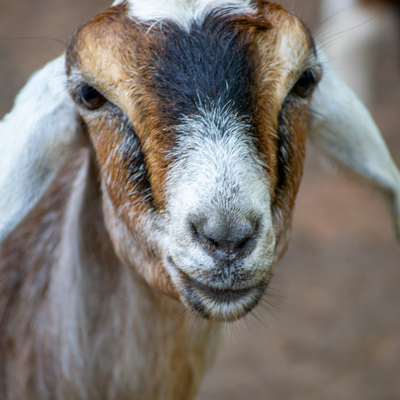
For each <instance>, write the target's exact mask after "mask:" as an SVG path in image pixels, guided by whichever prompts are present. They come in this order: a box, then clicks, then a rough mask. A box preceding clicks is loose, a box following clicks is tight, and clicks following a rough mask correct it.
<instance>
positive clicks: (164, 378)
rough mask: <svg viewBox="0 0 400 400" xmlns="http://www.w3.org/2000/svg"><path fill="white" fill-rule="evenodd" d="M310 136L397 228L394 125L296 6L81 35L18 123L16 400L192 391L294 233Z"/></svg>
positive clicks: (43, 79)
mask: <svg viewBox="0 0 400 400" xmlns="http://www.w3.org/2000/svg"><path fill="white" fill-rule="evenodd" d="M317 85H318V86H317ZM306 135H309V136H310V137H311V138H312V139H313V140H314V141H315V142H316V143H317V145H319V146H320V147H321V148H322V149H323V150H325V151H326V152H328V153H329V154H331V155H332V156H333V157H334V158H335V159H337V160H338V161H339V162H342V163H343V164H344V165H346V166H348V167H349V168H352V169H353V170H355V171H356V172H358V173H359V174H360V175H361V176H363V177H364V178H366V179H368V180H370V181H371V182H372V183H373V184H375V185H376V186H377V187H378V188H380V189H381V190H382V192H383V193H384V194H385V195H386V197H387V199H388V200H389V201H390V204H391V207H392V211H393V220H394V224H395V227H396V229H397V232H398V231H399V214H400V213H399V211H400V200H399V198H400V177H399V173H398V170H397V168H396V166H395V165H394V163H393V161H392V160H391V158H390V155H389V153H388V150H387V148H386V146H385V144H384V142H383V140H382V138H381V137H380V134H379V131H378V129H377V127H376V126H375V124H374V122H373V120H372V118H371V116H370V115H369V113H368V111H367V110H366V109H365V107H364V106H363V105H362V104H361V103H360V102H359V100H358V99H357V98H356V97H355V95H354V94H353V93H352V92H351V91H350V90H349V89H348V88H347V86H346V85H345V84H344V83H343V82H342V81H341V80H340V79H339V78H338V77H337V76H336V75H335V73H334V72H333V71H332V70H331V69H330V68H329V66H328V65H327V63H326V61H325V60H324V56H323V54H322V53H321V51H320V50H319V49H318V47H317V46H316V45H315V43H314V41H313V38H312V37H311V35H310V33H309V32H308V30H307V28H306V27H305V26H304V25H303V24H302V23H301V21H300V20H298V19H297V18H296V17H295V16H293V15H292V14H290V13H288V12H286V11H285V10H284V9H282V8H281V7H280V6H278V5H276V4H273V3H269V2H264V1H259V2H250V1H247V0H245V1H240V0H233V1H230V2H226V1H223V0H218V1H211V0H195V1H189V0H187V1H184V0H172V1H169V2H166V1H158V0H152V1H141V0H137V1H132V2H121V3H119V2H118V3H117V4H115V5H114V6H113V7H112V8H110V9H109V10H107V11H106V12H104V13H102V14H100V15H98V16H97V17H95V18H94V19H93V20H92V21H90V22H89V23H88V24H86V25H84V26H83V27H81V28H80V29H78V31H77V32H76V33H75V34H74V35H73V36H72V38H71V40H70V42H69V45H68V48H67V51H66V54H65V55H63V56H62V57H60V58H58V59H56V60H54V61H52V62H51V63H49V64H48V65H47V66H45V67H44V68H43V69H42V70H40V71H39V72H37V73H36V74H35V75H34V76H33V77H32V78H31V80H30V81H29V82H28V84H27V85H26V87H25V88H24V89H23V90H22V92H21V94H20V95H19V96H18V98H17V100H16V103H15V106H14V108H13V110H12V111H11V113H10V114H8V115H7V116H6V117H5V118H4V119H3V121H1V123H0V165H1V172H0V194H1V196H0V243H3V244H2V255H1V257H2V258H1V259H0V354H1V358H0V398H2V399H7V400H11V399H13V400H14V399H41V400H45V399H72V398H73V399H119V400H120V399H136V400H142V399H143V400H150V399H171V400H172V399H173V400H176V399H190V398H193V396H194V395H195V393H196V390H197V388H198V385H199V382H200V379H201V376H202V374H203V372H204V370H205V368H206V367H207V365H208V364H209V363H210V362H211V361H212V358H213V355H214V353H215V349H216V347H217V344H218V342H219V337H220V335H219V333H220V331H221V329H219V324H220V323H221V322H225V321H233V320H235V319H238V318H240V317H241V316H243V315H245V314H246V313H247V312H249V311H250V310H251V309H253V307H255V306H256V305H257V303H258V302H259V300H260V298H261V296H262V295H263V293H264V292H265V291H266V290H268V283H269V281H270V279H271V276H272V271H273V267H274V265H275V263H276V261H277V260H278V259H279V258H280V257H281V255H282V254H283V252H284V250H285V248H286V246H287V244H288V240H289V236H290V224H291V217H292V212H293V207H294V201H295V197H296V193H297V190H298V187H299V184H300V179H301V175H302V167H303V163H304V156H305V140H306ZM193 315H194V316H200V317H201V318H199V319H196V320H195V322H194V323H191V324H188V319H190V318H191V316H193ZM204 319H205V320H206V321H205V322H204ZM193 324H194V326H193ZM198 325H202V327H201V329H196V326H198Z"/></svg>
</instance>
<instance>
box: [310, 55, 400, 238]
mask: <svg viewBox="0 0 400 400" xmlns="http://www.w3.org/2000/svg"><path fill="white" fill-rule="evenodd" d="M322 57H323V54H322ZM323 72H324V75H323V78H322V80H321V82H320V83H319V86H318V88H317V89H316V91H315V93H314V95H313V99H312V103H311V118H310V119H311V121H310V129H309V134H310V138H311V140H312V141H313V142H314V143H315V144H316V145H317V147H319V148H321V149H322V150H323V151H325V152H326V153H328V155H330V156H332V157H333V158H334V159H335V160H336V161H338V162H339V163H340V164H342V165H344V166H346V167H348V168H350V169H351V170H353V171H354V172H356V173H357V174H358V175H360V176H361V177H363V178H365V179H366V180H367V181H369V182H371V183H372V184H373V185H374V186H376V187H377V188H378V189H379V190H380V191H381V192H382V193H383V195H384V196H385V198H386V200H387V202H388V204H389V206H390V208H391V211H392V216H393V222H394V227H395V231H396V234H397V238H398V240H399V241H400V174H399V171H398V169H397V167H396V165H395V163H394V162H393V160H392V158H391V156H390V153H389V150H388V148H387V147H386V144H385V142H384V140H383V138H382V136H381V134H380V132H379V129H378V128H377V126H376V124H375V122H374V120H373V119H372V117H371V115H370V113H369V112H368V110H367V109H366V107H365V106H364V105H363V104H362V103H361V101H360V100H359V99H358V98H357V96H356V95H355V94H354V93H353V91H352V90H351V89H350V88H349V87H348V86H347V85H346V84H345V83H344V82H343V81H342V80H341V79H340V78H339V77H338V76H337V75H336V73H335V72H334V71H333V70H332V69H331V68H330V67H329V65H328V64H327V62H326V61H323Z"/></svg>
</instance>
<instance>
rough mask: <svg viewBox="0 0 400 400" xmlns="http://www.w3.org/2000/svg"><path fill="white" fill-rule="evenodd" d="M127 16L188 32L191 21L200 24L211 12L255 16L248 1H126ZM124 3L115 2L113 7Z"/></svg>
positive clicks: (252, 7) (255, 9)
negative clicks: (171, 23)
mask: <svg viewBox="0 0 400 400" xmlns="http://www.w3.org/2000/svg"><path fill="white" fill-rule="evenodd" d="M125 2H126V3H127V4H128V6H129V16H130V17H132V18H138V19H141V20H143V21H163V20H169V21H172V22H174V23H176V24H177V25H179V26H180V27H182V28H184V29H186V30H189V29H190V26H191V24H192V22H193V21H196V22H201V21H202V20H203V19H204V18H205V17H206V16H207V14H209V13H210V12H211V11H213V10H218V9H224V12H225V13H227V14H255V13H256V12H257V8H256V6H255V5H254V4H252V2H251V1H250V0H128V1H125ZM121 3H124V0H116V1H115V2H114V3H113V6H116V5H118V4H121Z"/></svg>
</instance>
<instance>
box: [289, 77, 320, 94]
mask: <svg viewBox="0 0 400 400" xmlns="http://www.w3.org/2000/svg"><path fill="white" fill-rule="evenodd" d="M316 83H317V79H316V77H315V74H314V72H312V71H311V70H307V71H305V72H303V75H301V77H300V79H299V80H298V81H297V82H296V84H295V85H294V87H293V89H292V92H293V93H294V94H296V95H297V96H299V97H302V98H305V97H307V96H308V95H309V94H310V93H311V90H312V88H313V87H314V85H315V84H316Z"/></svg>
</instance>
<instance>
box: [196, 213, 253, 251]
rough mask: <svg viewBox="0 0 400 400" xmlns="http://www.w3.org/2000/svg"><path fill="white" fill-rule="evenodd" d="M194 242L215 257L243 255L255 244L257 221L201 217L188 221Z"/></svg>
mask: <svg viewBox="0 0 400 400" xmlns="http://www.w3.org/2000/svg"><path fill="white" fill-rule="evenodd" d="M189 226H190V231H191V235H192V238H193V240H194V242H196V243H197V244H199V245H200V246H201V247H203V248H204V250H206V251H207V252H208V253H210V255H212V256H213V257H214V258H217V259H232V258H239V257H244V256H245V255H247V254H248V253H249V252H250V251H251V250H252V249H253V248H254V246H255V243H256V238H257V237H258V234H257V232H258V230H259V222H258V221H256V220H253V221H249V220H247V219H246V220H242V221H239V222H236V223H232V222H231V223H229V222H227V219H226V218H225V219H212V220H207V219H202V220H197V221H196V222H190V224H189Z"/></svg>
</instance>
